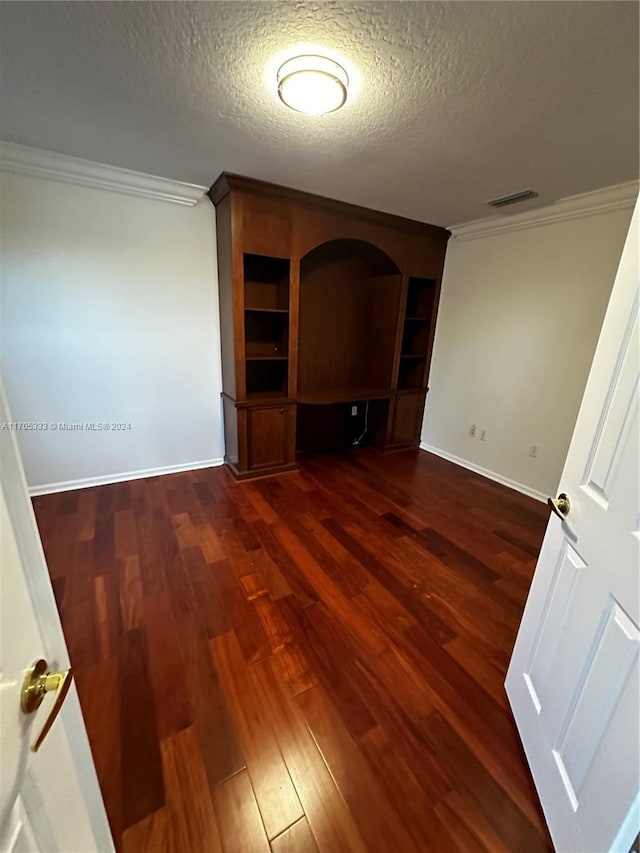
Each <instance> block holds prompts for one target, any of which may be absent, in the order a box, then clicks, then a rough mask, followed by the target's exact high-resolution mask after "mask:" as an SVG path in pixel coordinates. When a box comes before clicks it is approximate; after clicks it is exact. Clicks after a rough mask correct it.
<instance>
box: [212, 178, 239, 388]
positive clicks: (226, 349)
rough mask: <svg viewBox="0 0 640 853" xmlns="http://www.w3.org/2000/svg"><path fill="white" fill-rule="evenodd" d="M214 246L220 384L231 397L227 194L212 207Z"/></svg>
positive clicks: (232, 339) (232, 359) (232, 338)
mask: <svg viewBox="0 0 640 853" xmlns="http://www.w3.org/2000/svg"><path fill="white" fill-rule="evenodd" d="M216 247H217V253H218V301H219V304H220V347H221V355H222V387H223V389H224V391H225V392H226V393H227V394H229V396H231V397H235V396H236V362H235V332H234V309H233V301H234V293H233V262H232V242H231V196H230V195H228V196H226V198H224V199H223V200H222V201H221V202H220V204H219V205H218V206H217V207H216Z"/></svg>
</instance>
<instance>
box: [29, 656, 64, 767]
mask: <svg viewBox="0 0 640 853" xmlns="http://www.w3.org/2000/svg"><path fill="white" fill-rule="evenodd" d="M48 668H49V664H48V663H47V662H46V660H44V659H42V658H41V659H40V660H37V661H36V662H35V663H34V664H33V666H31V667H29V669H28V670H27V674H26V675H25V677H24V681H23V682H22V690H21V692H20V707H21V708H22V710H23V711H24V713H25V714H33V712H34V711H37V710H38V708H39V707H40V705H41V704H42V700H43V699H44V697H45V693H53V692H55V696H54V698H53V705H52V706H51V710H50V711H49V713H48V714H47V718H46V720H45V721H44V723H43V725H42V729H41V730H40V734H39V735H38V736H37V737H36V739H35V740H34V742H33V743H32V744H31V750H32V751H33V752H37V751H38V750H39V749H40V747H41V746H42V742H43V741H44V739H45V738H46V736H47V735H48V734H49V731H50V729H51V726H52V725H53V724H54V722H55V719H56V717H57V716H58V713H59V712H60V708H62V703H63V702H64V700H65V698H66V696H67V693H68V692H69V688H70V687H71V682H72V680H73V674H72V672H71V668H69V669H67V670H64V671H63V672H48V671H47V670H48Z"/></svg>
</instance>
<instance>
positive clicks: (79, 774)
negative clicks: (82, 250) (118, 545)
mask: <svg viewBox="0 0 640 853" xmlns="http://www.w3.org/2000/svg"><path fill="white" fill-rule="evenodd" d="M10 423H11V417H10V415H9V412H8V409H7V407H6V401H5V400H4V394H3V392H2V387H1V385H0V569H1V586H2V596H1V597H0V720H1V722H2V725H1V728H0V754H1V756H2V769H1V771H0V850H3V851H4V850H12V851H13V850H15V851H26V850H29V851H35V850H41V851H54V850H60V851H67V850H69V851H71V850H74V851H75V850H78V851H80V850H81V851H83V853H84V851H87V853H89V851H92V850H100V851H105V853H106V851H110V850H113V842H112V839H111V834H110V832H109V828H108V824H107V819H106V814H105V811H104V805H103V802H102V798H101V796H100V790H99V788H98V782H97V778H96V773H95V768H94V765H93V761H92V759H91V754H90V752H89V744H88V740H87V734H86V730H85V727H84V722H83V720H82V714H81V712H80V704H79V702H78V696H77V693H76V690H75V687H74V686H73V685H72V686H71V689H70V691H69V693H68V695H67V696H66V699H65V701H64V705H63V706H62V709H61V711H60V714H59V715H58V717H57V718H56V719H55V722H54V723H53V726H52V728H51V730H50V731H49V733H48V734H47V736H46V739H45V740H44V742H43V744H42V746H41V747H40V749H39V751H38V752H37V753H34V752H32V751H31V749H30V746H31V744H32V742H33V740H34V739H35V736H36V734H37V733H38V732H40V731H41V729H42V727H43V724H44V721H45V719H46V717H47V714H48V713H49V711H50V709H51V704H52V700H53V697H52V695H51V694H47V695H46V696H45V697H44V701H43V702H42V705H41V706H40V707H39V708H38V709H37V710H36V711H35V712H34V713H31V714H29V715H26V714H24V713H23V711H22V710H21V707H20V694H21V687H22V682H23V679H24V676H25V673H26V671H27V669H28V668H29V667H30V666H31V665H32V664H33V662H34V661H35V660H36V659H38V658H45V659H46V660H47V661H48V663H49V667H50V670H51V671H58V670H64V669H68V667H69V661H68V656H67V649H66V646H65V642H64V637H63V635H62V628H61V626H60V621H59V618H58V613H57V609H56V605H55V600H54V597H53V591H52V589H51V582H50V580H49V574H48V571H47V567H46V564H45V560H44V554H43V552H42V546H41V543H40V538H39V535H38V530H37V527H36V523H35V518H34V515H33V510H32V507H31V502H30V500H29V496H28V494H27V487H26V482H25V480H24V473H23V471H22V465H21V463H20V458H19V454H18V449H17V443H16V440H15V433H14V432H13V431H12V430H11V429H10V428H7V427H6V426H5V427H4V428H3V426H2V425H6V424H10ZM70 805H72V807H71V808H70Z"/></svg>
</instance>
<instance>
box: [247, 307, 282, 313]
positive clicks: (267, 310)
mask: <svg viewBox="0 0 640 853" xmlns="http://www.w3.org/2000/svg"><path fill="white" fill-rule="evenodd" d="M244 310H245V311H251V312H252V313H254V314H288V313H289V309H288V308H247V306H246V305H245V307H244Z"/></svg>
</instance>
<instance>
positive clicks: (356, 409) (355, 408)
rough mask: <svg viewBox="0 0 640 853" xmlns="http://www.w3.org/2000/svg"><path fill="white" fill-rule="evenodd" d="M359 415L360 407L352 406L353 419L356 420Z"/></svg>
mask: <svg viewBox="0 0 640 853" xmlns="http://www.w3.org/2000/svg"><path fill="white" fill-rule="evenodd" d="M357 414H358V407H357V406H351V417H352V418H354V417H355V416H356V415H357Z"/></svg>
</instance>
